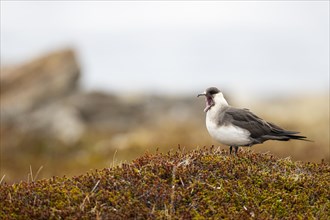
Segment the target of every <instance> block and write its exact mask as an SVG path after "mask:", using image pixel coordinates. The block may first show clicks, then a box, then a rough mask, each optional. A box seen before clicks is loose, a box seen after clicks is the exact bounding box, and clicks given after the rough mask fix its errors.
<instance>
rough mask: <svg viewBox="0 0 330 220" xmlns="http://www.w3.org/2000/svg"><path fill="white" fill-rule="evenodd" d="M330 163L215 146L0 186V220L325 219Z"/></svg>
mask: <svg viewBox="0 0 330 220" xmlns="http://www.w3.org/2000/svg"><path fill="white" fill-rule="evenodd" d="M329 182H330V166H329V164H327V163H313V162H295V161H292V160H291V159H290V158H284V159H283V158H278V157H276V156H273V155H271V154H269V153H256V152H253V151H251V150H241V151H240V152H239V155H238V156H232V155H229V154H228V151H226V150H222V149H220V148H218V147H210V148H208V147H204V148H202V149H197V150H189V151H188V150H185V149H180V148H179V149H178V150H175V151H173V150H172V151H169V152H167V153H161V152H155V153H146V154H144V155H143V156H141V157H139V158H137V159H135V160H133V161H132V162H130V163H122V164H120V165H116V166H113V167H109V168H104V169H101V170H93V171H90V172H88V173H85V174H83V175H80V176H73V177H65V176H62V177H55V176H54V177H52V178H49V179H40V180H37V179H36V174H33V173H32V171H31V173H30V178H29V181H21V182H19V183H15V184H8V183H6V181H5V180H2V183H1V185H0V187H1V190H0V218H1V219H66V218H68V219H192V218H195V219H210V218H212V219H220V218H226V219H254V218H255V219H329V217H330V187H329Z"/></svg>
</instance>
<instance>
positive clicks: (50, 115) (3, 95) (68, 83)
mask: <svg viewBox="0 0 330 220" xmlns="http://www.w3.org/2000/svg"><path fill="white" fill-rule="evenodd" d="M79 75H80V67H79V64H78V62H77V60H76V57H75V54H74V51H72V50H70V49H66V50H62V51H57V52H54V53H51V54H49V55H46V56H44V57H41V58H39V59H36V60H33V61H31V62H29V63H26V64H24V65H21V66H18V67H13V68H10V69H7V70H2V71H1V77H0V85H1V86H0V111H1V115H0V120H1V126H2V127H4V126H10V125H11V126H12V127H14V128H16V129H20V130H22V131H23V132H34V133H40V134H51V135H53V136H54V137H55V138H58V139H60V140H63V141H64V142H71V141H75V140H77V139H78V138H79V136H80V135H81V133H82V132H83V130H84V125H83V123H82V121H81V120H80V119H79V117H78V116H77V113H76V110H75V109H74V108H72V107H70V106H69V105H66V104H65V101H63V100H65V99H66V97H68V96H69V95H71V94H73V93H75V92H76V90H77V86H78V79H79Z"/></svg>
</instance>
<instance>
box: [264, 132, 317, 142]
mask: <svg viewBox="0 0 330 220" xmlns="http://www.w3.org/2000/svg"><path fill="white" fill-rule="evenodd" d="M299 133H300V132H296V131H286V130H282V132H278V131H277V132H274V133H273V134H270V135H266V136H264V138H268V139H272V140H278V141H288V140H301V141H310V142H312V141H311V140H308V139H306V138H307V137H306V136H302V135H297V134H299Z"/></svg>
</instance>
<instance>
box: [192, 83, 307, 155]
mask: <svg viewBox="0 0 330 220" xmlns="http://www.w3.org/2000/svg"><path fill="white" fill-rule="evenodd" d="M200 96H205V100H206V107H205V109H204V112H206V128H207V130H208V132H209V134H210V135H211V137H212V138H214V139H215V140H216V141H218V142H220V143H222V144H225V145H228V146H229V147H230V148H229V149H230V154H231V153H232V149H233V148H235V154H237V151H238V147H240V146H248V147H251V146H252V145H255V144H261V143H263V142H265V141H267V140H277V141H288V140H291V139H296V140H306V137H305V136H300V135H297V134H299V132H296V131H287V130H285V129H283V128H280V127H279V126H277V125H275V124H273V123H270V122H267V121H265V120H263V119H262V118H260V117H258V116H256V115H255V114H253V113H252V112H251V111H249V110H248V109H246V108H243V109H240V108H235V107H232V106H230V105H229V104H228V102H227V101H226V99H225V98H224V96H223V94H222V92H221V91H220V90H219V89H217V88H216V87H210V88H208V89H206V91H205V92H204V93H202V94H198V96H197V97H200ZM307 141H308V140H307Z"/></svg>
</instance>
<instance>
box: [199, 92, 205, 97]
mask: <svg viewBox="0 0 330 220" xmlns="http://www.w3.org/2000/svg"><path fill="white" fill-rule="evenodd" d="M200 96H206V94H205V93H201V94H198V95H197V97H200Z"/></svg>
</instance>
